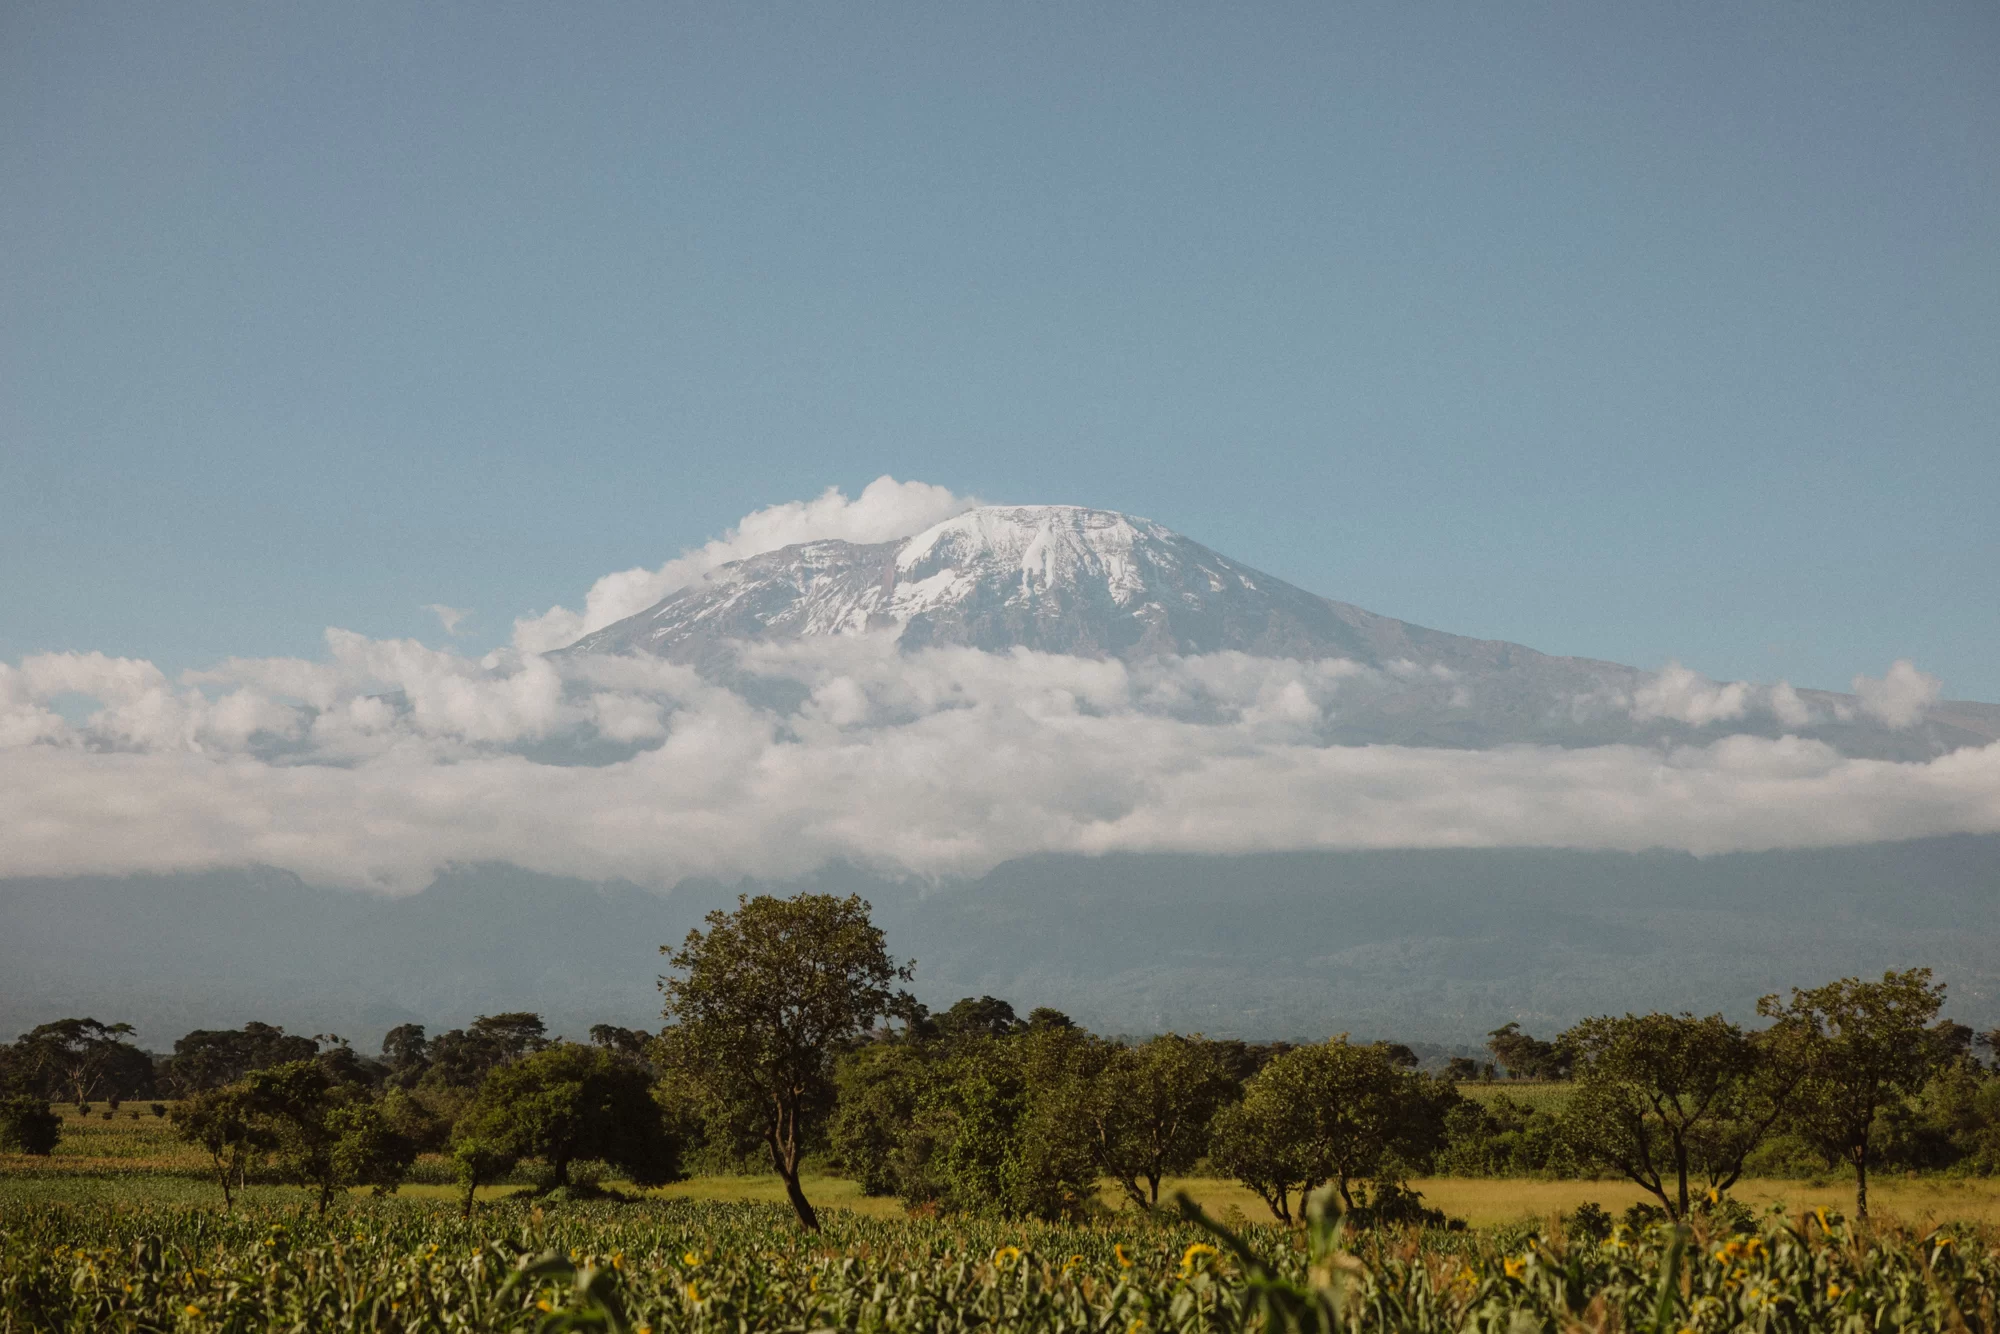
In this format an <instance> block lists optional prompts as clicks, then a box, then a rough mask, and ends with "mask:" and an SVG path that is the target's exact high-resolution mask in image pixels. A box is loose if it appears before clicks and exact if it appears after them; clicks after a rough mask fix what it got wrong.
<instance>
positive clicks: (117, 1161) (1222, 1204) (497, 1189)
mask: <svg viewBox="0 0 2000 1334" xmlns="http://www.w3.org/2000/svg"><path fill="white" fill-rule="evenodd" d="M1463 1091H1464V1092H1465V1093H1466V1094H1467V1095H1468V1096H1471V1097H1483V1096H1491V1095H1492V1094H1496V1093H1505V1094H1507V1095H1508V1096H1510V1097H1515V1098H1520V1099H1521V1100H1523V1101H1528V1100H1531V1099H1535V1098H1541V1099H1550V1098H1555V1097H1560V1096H1562V1095H1563V1094H1564V1093H1565V1092H1566V1090H1564V1089H1562V1088H1561V1086H1557V1085H1547V1084H1531V1083H1519V1084H1511V1085H1510V1084H1506V1083H1496V1084H1490V1085H1487V1084H1470V1085H1466V1086H1464V1087H1463ZM59 1110H60V1111H61V1113H62V1116H63V1138H62V1142H61V1143H60V1144H59V1145H58V1146H57V1148H56V1151H55V1153H53V1154H51V1155H50V1156H49V1157H47V1158H28V1157H23V1156H20V1155H0V1199H11V1200H14V1201H27V1200H37V1199H51V1198H62V1199H74V1200H102V1201H112V1200H127V1201H131V1202H134V1203H141V1202H143V1203H147V1204H207V1203H211V1202H213V1201H214V1200H215V1199H216V1198H217V1197H218V1196H219V1193H220V1192H219V1191H218V1190H217V1188H216V1187H215V1185H214V1183H213V1180H212V1179H211V1178H210V1177H209V1175H208V1160H207V1157H206V1156H205V1155H204V1154H202V1153H201V1152H200V1151H199V1150H197V1149H192V1148H190V1147H189V1146H187V1145H185V1144H183V1143H181V1142H180V1141H179V1140H177V1139H176V1138H175V1137H174V1134H173V1128H172V1126H171V1125H170V1124H169V1123H168V1121H167V1120H166V1119H165V1118H164V1117H155V1116H153V1115H152V1114H151V1112H150V1111H149V1105H148V1104H144V1103H136V1104H134V1103H128V1104H126V1105H125V1106H123V1107H121V1108H120V1109H119V1110H118V1112H117V1113H116V1114H115V1115H114V1116H113V1117H112V1118H111V1119H109V1120H106V1119H105V1118H104V1115H103V1113H104V1111H105V1110H106V1108H105V1107H104V1105H103V1104H101V1103H99V1104H95V1105H93V1107H92V1108H91V1110H90V1112H89V1113H88V1114H87V1115H79V1114H78V1112H77V1110H76V1109H75V1108H74V1107H64V1108H60V1109H59ZM134 1111H137V1112H138V1116H137V1117H134V1116H133V1115H132V1113H133V1112H134ZM427 1166H428V1167H429V1169H430V1170H429V1171H428V1172H427V1173H426V1175H427V1176H429V1177H431V1178H432V1180H431V1182H430V1184H419V1183H410V1184H406V1185H404V1186H403V1187H401V1188H400V1190H399V1191H398V1192H397V1193H398V1194H399V1195H400V1196H402V1197H404V1198H408V1199H414V1200H423V1199H436V1200H448V1199H456V1198H457V1192H456V1188H455V1187H453V1186H451V1185H449V1184H445V1183H444V1180H443V1177H444V1174H445V1164H443V1163H442V1162H440V1161H437V1160H435V1159H433V1160H431V1161H430V1162H429V1163H428V1164H427ZM805 1184H806V1192H807V1195H808V1197H809V1198H811V1199H812V1200H813V1202H814V1203H815V1204H816V1205H818V1206H820V1207H822V1208H829V1209H836V1210H842V1211H846V1212H850V1213H854V1214H859V1215H862V1216H866V1217H871V1218H897V1217H901V1216H902V1215H903V1208H902V1206H901V1205H900V1204H899V1203H897V1202H896V1201H895V1200H893V1199H885V1198H880V1197H870V1196H866V1195H863V1194H862V1193H861V1188H860V1186H859V1185H858V1184H856V1183H855V1182H852V1181H848V1180H845V1179H842V1178H839V1177H830V1176H821V1177H813V1178H808V1180H807V1181H806V1183H805ZM1411 1184H1412V1185H1413V1186H1415V1187H1416V1188H1417V1189H1418V1190H1420V1191H1421V1192H1423V1196H1424V1200H1425V1202H1426V1203H1427V1204H1429V1205H1430V1206H1431V1207H1433V1208H1436V1209H1442V1210H1443V1211H1444V1212H1445V1213H1446V1214H1447V1215H1448V1216H1450V1217H1452V1218H1460V1219H1464V1220H1465V1221H1466V1222H1467V1223H1469V1224H1471V1225H1472V1226H1474V1227H1487V1226H1493V1225H1497V1224H1511V1223H1542V1222H1546V1220H1547V1219H1548V1218H1549V1217H1550V1216H1551V1215H1554V1214H1557V1213H1563V1214H1567V1213H1572V1212H1574V1211H1575V1210H1576V1209H1577V1207H1578V1206H1580V1205H1582V1204H1584V1203H1585V1202H1593V1203H1596V1204H1598V1205H1600V1206H1602V1207H1603V1208H1605V1209H1608V1210H1610V1211H1611V1212H1612V1213H1622V1212H1623V1211H1624V1210H1625V1209H1626V1207H1627V1206H1629V1205H1631V1204H1634V1203H1637V1202H1640V1201H1642V1200H1645V1199H1648V1198H1649V1197H1648V1196H1647V1195H1646V1194H1645V1193H1644V1192H1643V1191H1641V1190H1640V1189H1639V1188H1638V1187H1637V1186H1634V1185H1632V1184H1631V1183H1629V1182H1624V1181H1616V1180H1602V1181H1546V1180H1539V1179H1533V1178H1464V1177H1426V1178H1422V1179H1420V1180H1417V1181H1414V1182H1412V1183H1411ZM521 1189H522V1187H520V1186H489V1187H484V1188H482V1189H481V1190H480V1193H479V1198H480V1199H481V1200H495V1199H501V1198H504V1197H506V1196H507V1195H510V1194H513V1193H515V1192H517V1191H519V1190H521ZM1183 1189H1184V1190H1186V1191H1187V1192H1188V1193H1189V1194H1190V1195H1191V1196H1193V1197H1194V1198H1195V1199H1196V1200H1197V1201H1198V1202H1200V1203H1201V1204H1202V1205H1203V1207H1205V1208H1207V1209H1209V1210H1210V1211H1211V1212H1213V1213H1215V1214H1216V1215H1217V1216H1218V1217H1224V1218H1231V1217H1240V1218H1242V1219H1244V1220H1246V1221H1251V1222H1262V1221H1264V1220H1266V1219H1268V1218H1269V1217H1270V1212H1269V1210H1267V1209H1266V1208H1265V1206H1264V1202H1263V1201H1262V1200H1259V1199H1258V1198H1257V1197H1256V1195H1254V1194H1253V1193H1251V1192H1250V1191H1249V1190H1247V1189H1246V1188H1244V1187H1243V1186H1240V1185H1238V1184H1237V1183H1235V1182H1233V1181H1224V1180H1216V1179H1213V1178H1207V1177H1192V1178H1186V1179H1183V1180H1176V1181H1172V1182H1170V1183H1168V1185H1167V1187H1166V1189H1165V1191H1164V1192H1163V1198H1164V1197H1165V1196H1166V1195H1169V1194H1171V1192H1172V1191H1174V1190H1183ZM653 1193H654V1194H657V1195H658V1196H660V1197H662V1198H665V1199H678V1200H710V1201H716V1202H721V1203H767V1204H779V1203H782V1202H783V1200H784V1191H783V1188H782V1187H781V1186H780V1184H779V1182H778V1179H777V1178H776V1177H774V1176H701V1177H694V1178H691V1179H689V1180H687V1181H681V1182H676V1183H675V1184H673V1185H671V1186H666V1187H664V1188H662V1189H661V1190H659V1191H657V1192H653ZM1733 1193H1734V1194H1735V1195H1736V1196H1737V1197H1738V1198H1739V1199H1741V1200H1742V1201H1743V1202H1744V1203H1746V1204H1748V1205H1750V1206H1751V1207H1752V1208H1754V1209H1759V1210H1761V1209H1763V1208H1765V1207H1767V1206H1769V1205H1772V1204H1783V1205H1784V1206H1785V1207H1786V1208H1787V1209H1789V1210H1792V1211H1798V1210H1803V1209H1811V1208H1814V1207H1826V1208H1832V1209H1841V1210H1847V1209H1851V1208H1852V1207H1853V1204H1854V1188H1853V1184H1852V1182H1851V1181H1849V1180H1847V1179H1846V1178H1843V1177H1840V1176H1838V1175H1830V1176H1828V1177H1826V1178H1822V1179H1816V1180H1814V1181H1796V1180H1789V1181H1787V1180H1749V1181H1744V1182H1741V1183H1739V1184H1738V1185H1737V1187H1736V1189H1735V1191H1734V1192H1733ZM1869 1195H1870V1202H1871V1205H1872V1207H1873V1209H1874V1210H1875V1212H1877V1213H1879V1214H1881V1215H1883V1216H1885V1217H1891V1218H1895V1219H1899V1220H1902V1221H1903V1222H1906V1223H1908V1224H1910V1225H1912V1226H1928V1225H1931V1224H1935V1223H1939V1222H1966V1223H1982V1224H1994V1225H2000V1178H1977V1177H1974V1178H1949V1177H1934V1176H1933V1177H1894V1176H1878V1177H1877V1178H1875V1179H1874V1180H1873V1181H1872V1182H1871V1183H1870V1191H1869ZM300 1198H304V1193H303V1192H301V1191H296V1190H293V1189H291V1188H288V1187H282V1186H253V1187H252V1188H251V1199H252V1200H253V1201H260V1202H263V1203H270V1204H274V1203H278V1202H281V1201H286V1200H292V1199H300ZM1102 1199H1103V1201H1104V1204H1105V1206H1106V1208H1107V1209H1111V1210H1114V1211H1115V1210H1117V1209H1119V1208H1120V1207H1121V1206H1122V1204H1123V1197H1122V1192H1120V1191H1118V1190H1116V1189H1115V1188H1113V1187H1110V1186H1109V1185H1108V1184H1107V1186H1106V1188H1105V1190H1104V1192H1103V1195H1102Z"/></svg>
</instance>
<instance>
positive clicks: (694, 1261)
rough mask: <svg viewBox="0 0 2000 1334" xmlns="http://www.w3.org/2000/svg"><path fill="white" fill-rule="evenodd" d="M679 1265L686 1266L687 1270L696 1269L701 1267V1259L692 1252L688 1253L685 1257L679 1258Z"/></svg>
mask: <svg viewBox="0 0 2000 1334" xmlns="http://www.w3.org/2000/svg"><path fill="white" fill-rule="evenodd" d="M681 1263H682V1264H684V1265H686V1266H687V1267H688V1268H689V1269H698V1268H700V1267H701V1257H700V1256H699V1255H696V1254H695V1253H694V1252H693V1251H689V1252H688V1253H687V1254H686V1255H683V1256H682V1257H681Z"/></svg>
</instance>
